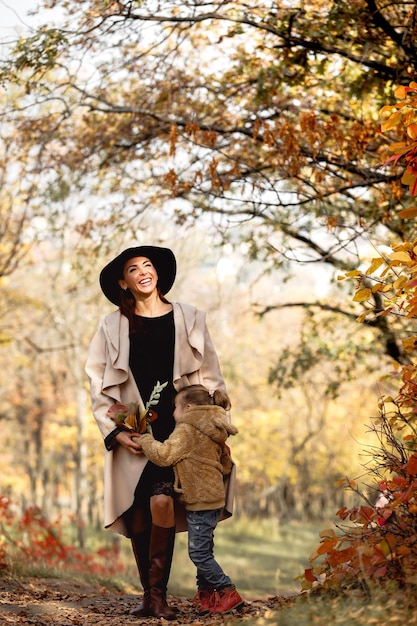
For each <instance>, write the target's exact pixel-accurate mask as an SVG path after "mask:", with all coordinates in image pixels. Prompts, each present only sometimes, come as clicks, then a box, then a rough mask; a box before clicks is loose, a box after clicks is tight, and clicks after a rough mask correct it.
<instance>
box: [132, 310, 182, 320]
mask: <svg viewBox="0 0 417 626" xmlns="http://www.w3.org/2000/svg"><path fill="white" fill-rule="evenodd" d="M172 312H173V309H171V310H170V311H167V312H166V313H162V315H139V314H138V313H134V316H135V317H140V318H141V319H145V320H157V319H161V317H166V316H167V315H171V313H172Z"/></svg>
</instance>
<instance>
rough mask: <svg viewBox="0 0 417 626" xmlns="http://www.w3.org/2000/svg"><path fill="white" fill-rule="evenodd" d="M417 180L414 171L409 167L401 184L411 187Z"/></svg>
mask: <svg viewBox="0 0 417 626" xmlns="http://www.w3.org/2000/svg"><path fill="white" fill-rule="evenodd" d="M416 178H417V176H416V175H415V173H414V171H413V170H411V169H410V168H408V167H407V169H406V170H405V171H404V174H403V175H402V177H401V182H402V184H403V185H411V184H412V183H413V182H414V181H415V180H416Z"/></svg>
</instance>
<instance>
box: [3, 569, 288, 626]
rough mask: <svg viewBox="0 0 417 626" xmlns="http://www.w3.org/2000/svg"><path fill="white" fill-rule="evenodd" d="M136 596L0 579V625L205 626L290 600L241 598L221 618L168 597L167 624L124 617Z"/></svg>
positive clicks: (71, 584) (55, 582)
mask: <svg viewBox="0 0 417 626" xmlns="http://www.w3.org/2000/svg"><path fill="white" fill-rule="evenodd" d="M139 600H140V596H138V595H136V594H129V593H114V592H110V591H108V590H107V589H105V588H101V589H100V588H97V587H93V586H89V585H87V584H85V583H82V582H78V581H73V580H64V579H58V578H51V579H49V578H31V579H27V580H20V579H19V580H18V579H14V578H7V577H5V578H0V625H1V626H6V625H7V624H31V625H32V626H51V624H54V625H57V626H93V625H94V626H99V625H100V626H101V625H103V626H104V625H105V626H133V625H135V626H140V625H142V624H143V625H145V624H148V625H152V624H154V625H156V624H168V623H170V624H172V625H173V626H176V625H178V624H189V625H195V626H200V625H201V626H210V624H222V623H225V622H228V623H233V622H239V621H241V620H243V619H244V618H249V617H255V616H259V617H262V616H263V615H265V614H266V613H268V612H269V611H271V610H272V611H273V610H277V609H279V608H282V607H283V606H285V605H288V604H289V603H290V602H291V599H290V598H285V597H271V598H268V599H267V600H265V599H263V600H246V599H245V605H244V606H243V607H242V608H241V609H238V610H235V611H232V612H231V613H228V614H227V615H208V616H200V615H198V614H197V612H196V611H195V610H194V608H193V605H192V603H191V602H190V600H189V599H187V598H179V597H175V596H170V597H169V598H168V600H169V603H170V605H171V606H173V607H176V608H177V609H178V619H177V620H174V621H171V622H168V621H166V620H162V619H157V618H146V619H143V618H142V619H138V618H136V617H133V616H131V615H130V614H129V611H130V610H131V609H133V608H134V607H135V606H137V604H138V601H139Z"/></svg>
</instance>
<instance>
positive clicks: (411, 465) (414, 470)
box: [407, 454, 417, 476]
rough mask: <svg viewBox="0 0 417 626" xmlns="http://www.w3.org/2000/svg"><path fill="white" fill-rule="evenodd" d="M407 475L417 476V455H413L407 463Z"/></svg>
mask: <svg viewBox="0 0 417 626" xmlns="http://www.w3.org/2000/svg"><path fill="white" fill-rule="evenodd" d="M407 474H408V475H409V476H416V475H417V454H413V455H412V456H410V458H409V459H408V461H407Z"/></svg>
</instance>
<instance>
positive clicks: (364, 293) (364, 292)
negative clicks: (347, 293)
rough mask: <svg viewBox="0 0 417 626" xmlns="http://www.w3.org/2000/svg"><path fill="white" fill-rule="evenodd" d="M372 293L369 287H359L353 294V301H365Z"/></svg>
mask: <svg viewBox="0 0 417 626" xmlns="http://www.w3.org/2000/svg"><path fill="white" fill-rule="evenodd" d="M371 295H372V291H371V290H370V289H359V291H357V292H356V293H355V295H354V296H353V301H354V302H365V300H368V298H370V296H371Z"/></svg>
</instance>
